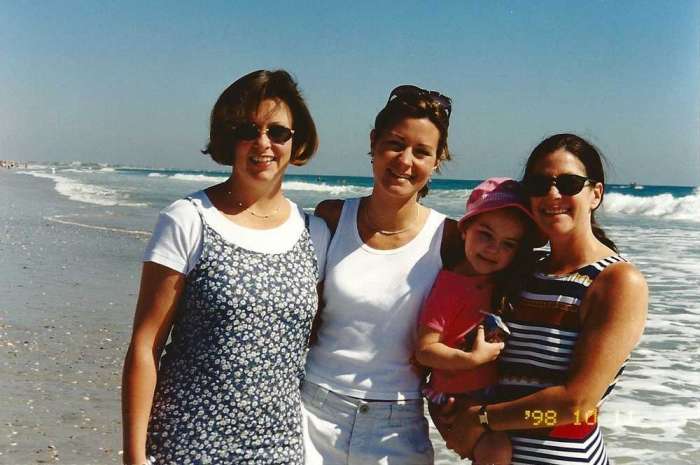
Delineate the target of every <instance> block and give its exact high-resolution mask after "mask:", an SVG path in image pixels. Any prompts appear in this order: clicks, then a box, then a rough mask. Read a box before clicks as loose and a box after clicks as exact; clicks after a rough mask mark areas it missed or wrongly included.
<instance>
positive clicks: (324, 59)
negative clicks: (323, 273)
mask: <svg viewBox="0 0 700 465" xmlns="http://www.w3.org/2000/svg"><path fill="white" fill-rule="evenodd" d="M295 3H296V2H295ZM298 3H300V4H299V5H292V2H274V1H265V2H259V1H256V2H205V3H204V4H202V5H197V4H195V3H194V2H187V3H177V2H146V3H145V4H141V3H140V2H77V1H69V2H58V1H56V2H49V1H45V2H20V1H6V0H0V63H2V65H1V66H0V158H9V159H20V160H41V161H54V160H83V161H96V162H108V163H116V164H128V165H146V166H152V167H174V168H188V167H189V168H197V169H202V168H203V169H206V168H210V169H215V168H217V165H215V164H214V163H213V162H211V161H209V160H208V159H206V158H205V157H203V156H200V155H199V153H198V150H199V149H200V148H201V147H202V146H203V145H204V144H205V143H206V139H207V124H208V117H209V112H210V110H211V107H212V105H213V104H214V102H215V100H216V98H217V97H218V95H219V94H220V92H221V91H222V90H223V89H224V88H225V87H226V86H227V85H228V84H230V83H231V82H232V81H234V80H235V79H236V78H238V77H240V76H242V75H243V74H245V73H247V72H249V71H252V70H255V69H260V68H267V69H276V68H284V69H287V70H289V71H290V72H292V73H293V74H294V75H295V76H296V77H297V79H298V81H299V84H300V86H301V88H302V90H303V92H304V94H305V96H306V98H307V101H308V103H309V106H310V108H311V111H312V114H313V116H314V118H315V120H316V123H317V126H318V129H319V133H320V137H321V146H320V150H319V153H318V154H317V156H316V157H315V159H314V160H313V161H312V162H311V163H310V164H309V165H308V166H307V167H305V168H303V169H301V170H299V169H295V170H294V171H292V172H295V173H329V174H348V175H368V174H369V172H370V169H369V163H368V158H367V157H366V152H367V150H368V138H369V131H370V129H371V127H372V122H373V119H374V116H375V115H376V113H377V111H378V110H379V109H380V108H381V107H382V106H383V104H384V103H385V102H386V99H387V96H388V92H389V90H391V88H393V87H394V86H396V85H399V84H406V83H411V84H417V85H420V86H422V87H426V88H430V89H437V90H439V91H441V92H442V93H444V94H446V95H449V96H451V97H452V98H453V104H454V110H453V116H452V122H451V129H450V147H451V151H452V152H453V155H454V158H455V159H454V161H453V162H451V163H450V164H449V166H447V167H446V168H445V170H444V171H443V175H444V176H445V177H449V178H465V179H480V178H484V177H487V176H494V175H509V176H518V175H519V174H520V171H521V169H522V166H523V162H524V159H525V158H526V157H527V154H528V153H529V150H530V149H532V147H533V146H534V145H536V144H537V143H538V142H539V141H540V140H541V139H542V138H544V137H546V136H548V135H550V134H553V133H557V132H564V131H567V132H575V133H577V134H580V135H583V136H584V137H587V138H588V139H590V140H591V141H593V142H594V143H596V144H597V145H598V146H599V147H600V148H601V149H602V150H603V152H604V153H605V154H606V156H607V157H608V159H609V161H610V162H611V165H612V166H611V171H610V174H611V177H612V180H613V181H618V182H630V181H638V182H640V183H646V184H679V185H698V184H700V1H697V0H696V1H683V0H674V1H672V2H666V1H625V0H621V1H595V0H592V1H586V2H578V1H577V2H574V1H487V0H484V1H480V2H476V1H469V2H410V1H404V2H400V3H397V2H394V3H393V4H392V3H389V2H378V1H373V2H352V3H351V2H341V3H338V4H334V3H333V2H320V1H319V2H298Z"/></svg>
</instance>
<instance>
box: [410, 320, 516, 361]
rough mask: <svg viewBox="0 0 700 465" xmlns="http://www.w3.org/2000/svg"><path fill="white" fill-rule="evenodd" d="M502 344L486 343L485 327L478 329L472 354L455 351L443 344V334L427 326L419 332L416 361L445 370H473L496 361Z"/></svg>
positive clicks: (422, 326)
mask: <svg viewBox="0 0 700 465" xmlns="http://www.w3.org/2000/svg"><path fill="white" fill-rule="evenodd" d="M503 347H504V344H503V343H502V342H495V343H491V342H486V340H485V339H484V327H483V326H479V327H478V328H477V333H476V339H475V340H474V347H473V348H472V350H471V352H465V351H463V350H460V349H454V348H452V347H449V346H447V345H445V344H443V343H442V333H441V332H439V331H435V330H434V329H431V328H429V327H427V326H425V325H420V328H419V330H418V345H417V348H416V359H417V360H418V362H419V363H420V364H421V365H424V366H427V367H431V368H440V369H443V370H471V369H472V368H476V367H478V366H479V365H483V364H484V363H487V362H490V361H492V360H495V359H496V357H498V354H500V353H501V350H503Z"/></svg>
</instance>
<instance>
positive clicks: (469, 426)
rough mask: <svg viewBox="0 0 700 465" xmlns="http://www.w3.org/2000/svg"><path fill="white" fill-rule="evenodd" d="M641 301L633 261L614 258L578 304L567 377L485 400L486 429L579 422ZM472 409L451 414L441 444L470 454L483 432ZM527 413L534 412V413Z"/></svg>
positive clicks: (616, 359)
mask: <svg viewBox="0 0 700 465" xmlns="http://www.w3.org/2000/svg"><path fill="white" fill-rule="evenodd" d="M647 306H648V288H647V284H646V281H645V280H644V277H643V276H642V274H641V273H640V272H639V271H638V270H637V269H636V268H635V267H634V266H633V265H631V264H629V263H619V264H615V265H611V266H610V267H608V268H607V269H605V270H604V271H603V272H601V274H600V276H598V278H597V279H596V281H595V282H594V283H593V284H592V285H591V287H590V288H589V291H588V294H587V295H586V298H585V300H584V302H583V305H582V307H581V311H582V312H583V313H582V315H584V316H583V327H582V330H581V333H580V335H579V339H578V341H577V343H576V347H575V349H574V354H573V359H572V364H571V368H570V371H569V378H568V380H567V382H566V383H565V384H561V385H557V386H552V387H548V388H545V389H542V390H541V391H538V392H536V393H533V394H531V395H529V396H526V397H522V398H520V399H517V400H514V401H510V402H502V403H499V404H494V405H489V406H488V409H487V412H488V422H489V426H490V427H491V429H492V430H496V431H503V430H520V429H524V430H527V429H535V428H546V427H552V426H557V425H565V424H571V423H575V422H585V421H586V420H587V419H588V418H587V417H589V416H591V415H593V414H594V412H595V409H596V406H597V405H598V403H599V402H600V400H601V398H602V397H603V395H604V394H605V391H606V390H607V388H608V386H609V385H610V383H612V381H613V380H614V379H615V376H616V375H617V373H618V371H619V369H620V366H621V365H622V364H623V363H624V361H625V360H626V359H627V357H628V356H629V355H630V353H631V352H632V349H634V347H635V346H636V345H637V343H638V342H639V339H640V338H641V335H642V332H643V331H644V324H645V322H646V315H647ZM478 410H479V406H474V407H469V408H466V409H463V410H461V411H459V412H457V415H456V418H455V419H454V424H453V428H452V431H451V432H450V434H449V435H448V440H447V442H448V444H447V445H448V447H449V448H451V449H453V450H455V451H456V452H458V453H459V454H460V455H463V456H467V455H468V454H470V453H471V451H472V450H473V448H474V444H475V442H476V440H478V437H479V436H480V434H481V433H482V432H483V427H481V426H480V424H479V419H478ZM527 412H530V414H529V415H528V413H527ZM533 412H538V413H537V415H536V417H533ZM539 412H541V414H540V413H539ZM547 412H553V413H550V414H548V413H547ZM540 420H542V421H540Z"/></svg>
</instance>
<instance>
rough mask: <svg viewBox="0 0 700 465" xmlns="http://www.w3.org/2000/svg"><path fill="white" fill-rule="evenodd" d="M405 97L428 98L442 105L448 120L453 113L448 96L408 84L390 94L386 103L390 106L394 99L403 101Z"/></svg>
mask: <svg viewBox="0 0 700 465" xmlns="http://www.w3.org/2000/svg"><path fill="white" fill-rule="evenodd" d="M404 97H427V98H429V99H431V100H432V101H434V102H436V103H437V104H438V105H440V106H441V107H442V109H443V110H444V112H445V114H446V116H447V117H448V118H449V117H450V113H452V99H450V98H449V97H448V96H446V95H442V94H441V93H440V92H438V91H436V90H425V89H421V88H420V87H417V86H412V85H408V84H406V85H403V86H399V87H396V88H395V89H394V90H392V91H391V93H390V94H389V100H387V101H386V103H387V104H388V103H389V102H391V100H392V99H394V98H399V99H402V98H404Z"/></svg>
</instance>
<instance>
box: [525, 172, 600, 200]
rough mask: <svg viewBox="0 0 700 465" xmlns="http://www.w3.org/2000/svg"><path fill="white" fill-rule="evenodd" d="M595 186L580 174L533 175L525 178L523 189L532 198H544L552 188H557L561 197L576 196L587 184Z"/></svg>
mask: <svg viewBox="0 0 700 465" xmlns="http://www.w3.org/2000/svg"><path fill="white" fill-rule="evenodd" d="M589 182H590V183H593V184H595V183H596V181H595V180H593V179H591V178H587V177H585V176H579V175H578V174H560V175H559V176H542V175H538V174H535V175H532V176H528V177H527V178H525V180H524V181H523V187H524V188H525V192H526V193H527V195H528V196H530V197H543V196H545V195H547V193H548V192H549V189H550V188H551V187H552V186H556V187H557V190H558V191H559V193H560V194H561V195H567V196H571V195H576V194H578V193H579V192H581V190H582V189H583V186H585V185H586V183H589Z"/></svg>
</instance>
